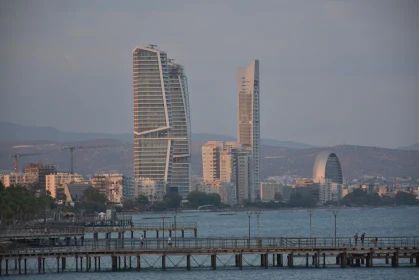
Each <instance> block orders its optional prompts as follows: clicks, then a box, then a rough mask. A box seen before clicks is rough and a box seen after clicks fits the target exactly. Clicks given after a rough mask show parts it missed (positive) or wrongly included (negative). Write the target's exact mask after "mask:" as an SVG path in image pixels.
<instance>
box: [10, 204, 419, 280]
mask: <svg viewBox="0 0 419 280" xmlns="http://www.w3.org/2000/svg"><path fill="white" fill-rule="evenodd" d="M228 213H229V214H232V215H225V214H227V212H225V213H220V212H200V213H193V212H184V213H183V212H182V213H178V214H177V222H178V223H182V222H197V224H198V237H247V235H248V222H249V219H248V216H247V214H246V212H228ZM166 217H168V218H166V219H165V221H166V222H173V217H172V214H171V213H166ZM259 217H260V218H259V234H260V236H261V237H263V236H267V237H268V236H269V237H275V236H278V237H281V236H283V237H308V236H310V218H309V215H308V212H307V210H298V211H269V212H261V214H260V216H259ZM133 219H134V222H135V223H158V222H161V221H162V219H161V215H160V214H136V215H134V216H133ZM311 221H312V227H311V231H312V232H311V234H312V236H313V237H316V236H319V237H333V236H334V215H333V213H332V211H331V210H326V209H319V210H317V209H316V210H313V212H312V218H311ZM250 222H251V235H252V236H257V235H258V226H257V218H256V215H252V216H251V220H250ZM356 232H358V234H359V235H360V234H361V233H362V232H365V234H366V238H368V237H373V236H415V235H416V236H419V207H406V208H350V209H349V208H345V209H340V210H339V212H338V215H337V235H338V237H351V236H353V235H354V234H355V233H356ZM138 234H140V233H138ZM160 234H161V233H160ZM166 235H167V233H166ZM185 235H186V236H191V237H192V236H193V232H186V234H185ZM136 237H139V236H138V235H137V236H136ZM147 237H154V233H151V232H150V233H147ZM127 238H128V236H127ZM2 278H4V279H7V278H8V277H4V276H2ZM9 278H13V279H21V278H22V279H24V278H25V279H54V280H67V279H75V278H77V279H79V280H81V279H92V280H94V279H100V280H105V279H113V280H115V279H121V280H122V279H144V280H147V279H162V280H163V279H171V280H172V279H185V280H186V279H198V280H200V279H202V280H204V279H205V280H208V279H321V280H325V279H339V280H347V279H382V280H385V279H419V268H415V267H413V268H406V267H404V268H391V267H384V268H378V267H377V268H365V267H362V268H346V269H341V268H327V269H312V268H295V269H289V268H269V269H262V268H245V269H243V270H238V269H220V270H216V271H212V270H207V269H193V268H192V270H191V271H186V270H183V269H172V270H171V269H169V270H167V271H160V270H152V271H141V272H135V271H128V272H100V273H97V272H96V273H95V272H89V273H85V272H79V273H77V274H76V273H62V274H56V273H53V274H45V275H37V274H31V275H26V276H17V275H15V276H10V277H9Z"/></svg>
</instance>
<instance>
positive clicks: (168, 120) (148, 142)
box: [133, 45, 191, 195]
mask: <svg viewBox="0 0 419 280" xmlns="http://www.w3.org/2000/svg"><path fill="white" fill-rule="evenodd" d="M133 95H134V176H135V179H136V180H138V179H137V178H140V177H141V178H147V179H149V180H154V181H164V182H165V183H166V184H167V185H168V186H170V185H171V184H172V183H174V184H175V185H180V186H181V188H178V189H181V191H180V192H181V193H180V194H181V195H185V194H184V193H186V194H187V193H188V192H189V189H190V166H189V165H190V134H191V133H190V114H189V97H188V88H187V80H186V76H185V74H184V70H183V67H182V66H180V65H178V64H175V63H173V62H171V61H170V62H169V59H168V57H167V54H166V53H165V52H163V51H160V50H158V49H156V48H155V45H150V46H148V47H136V48H135V49H134V51H133Z"/></svg>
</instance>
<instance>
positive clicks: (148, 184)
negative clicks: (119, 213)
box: [134, 178, 167, 202]
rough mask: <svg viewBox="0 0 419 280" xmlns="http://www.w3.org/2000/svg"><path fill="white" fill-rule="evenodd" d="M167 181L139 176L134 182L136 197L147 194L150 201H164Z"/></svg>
mask: <svg viewBox="0 0 419 280" xmlns="http://www.w3.org/2000/svg"><path fill="white" fill-rule="evenodd" d="M166 187H167V186H166V183H165V182H164V181H155V180H151V179H150V178H138V179H136V180H135V182H134V197H138V196H139V195H140V194H141V195H145V196H146V197H147V198H148V200H149V201H150V202H155V201H162V200H163V197H164V195H165V194H166Z"/></svg>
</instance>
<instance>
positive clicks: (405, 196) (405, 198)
mask: <svg viewBox="0 0 419 280" xmlns="http://www.w3.org/2000/svg"><path fill="white" fill-rule="evenodd" d="M396 204H397V205H415V204H418V201H417V199H416V196H415V195H414V194H411V193H408V192H403V191H398V192H397V193H396Z"/></svg>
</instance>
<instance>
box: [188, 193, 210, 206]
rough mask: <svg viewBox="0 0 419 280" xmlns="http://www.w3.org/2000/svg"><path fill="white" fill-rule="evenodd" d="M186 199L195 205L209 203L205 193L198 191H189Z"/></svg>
mask: <svg viewBox="0 0 419 280" xmlns="http://www.w3.org/2000/svg"><path fill="white" fill-rule="evenodd" d="M186 199H187V200H188V201H189V203H190V204H192V205H194V206H197V207H198V206H202V205H207V204H209V203H208V196H207V194H206V193H204V192H200V191H191V192H190V193H189V194H188V196H187V197H186Z"/></svg>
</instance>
